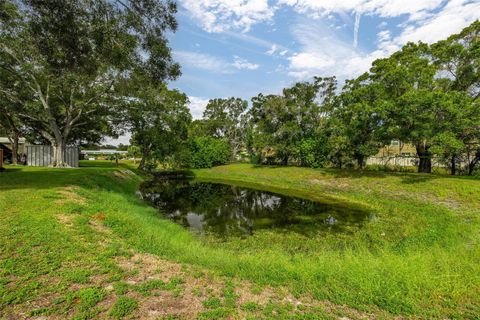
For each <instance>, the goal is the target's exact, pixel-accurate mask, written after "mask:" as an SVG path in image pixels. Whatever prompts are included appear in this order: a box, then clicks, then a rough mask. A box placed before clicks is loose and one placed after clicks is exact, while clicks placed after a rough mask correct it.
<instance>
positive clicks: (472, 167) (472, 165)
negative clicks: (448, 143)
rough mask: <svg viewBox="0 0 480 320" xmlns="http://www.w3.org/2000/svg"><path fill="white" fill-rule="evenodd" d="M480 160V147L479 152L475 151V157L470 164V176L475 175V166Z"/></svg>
mask: <svg viewBox="0 0 480 320" xmlns="http://www.w3.org/2000/svg"><path fill="white" fill-rule="evenodd" d="M479 161H480V149H479V150H477V152H476V153H475V157H474V158H473V160H472V161H470V163H469V164H468V175H469V176H471V175H473V171H474V170H475V166H476V165H477V163H478V162H479Z"/></svg>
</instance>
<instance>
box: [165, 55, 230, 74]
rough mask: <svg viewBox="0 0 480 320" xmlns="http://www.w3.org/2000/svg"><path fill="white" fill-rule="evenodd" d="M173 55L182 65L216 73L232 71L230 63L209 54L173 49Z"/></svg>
mask: <svg viewBox="0 0 480 320" xmlns="http://www.w3.org/2000/svg"><path fill="white" fill-rule="evenodd" d="M174 57H175V59H176V60H178V61H179V62H180V64H181V65H182V66H189V67H193V68H197V69H203V70H206V71H211V72H216V73H232V68H231V65H230V64H229V63H228V62H227V61H225V60H223V59H221V58H218V57H214V56H211V55H209V54H204V53H198V52H191V51H175V52H174Z"/></svg>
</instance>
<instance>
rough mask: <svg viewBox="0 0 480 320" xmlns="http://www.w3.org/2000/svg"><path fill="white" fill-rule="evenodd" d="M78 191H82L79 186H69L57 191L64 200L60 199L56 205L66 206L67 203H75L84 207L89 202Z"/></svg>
mask: <svg viewBox="0 0 480 320" xmlns="http://www.w3.org/2000/svg"><path fill="white" fill-rule="evenodd" d="M78 190H80V188H79V187H77V186H67V187H64V188H61V189H60V190H58V191H57V194H58V195H59V196H61V197H62V199H58V200H56V201H55V203H56V204H65V203H75V204H79V205H84V204H85V203H86V202H87V201H86V199H85V198H84V197H82V196H80V195H79V194H78Z"/></svg>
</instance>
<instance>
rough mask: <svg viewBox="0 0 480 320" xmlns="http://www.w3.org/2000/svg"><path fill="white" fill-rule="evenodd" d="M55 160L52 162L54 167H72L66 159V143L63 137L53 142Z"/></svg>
mask: <svg viewBox="0 0 480 320" xmlns="http://www.w3.org/2000/svg"><path fill="white" fill-rule="evenodd" d="M52 146H53V162H52V164H51V166H52V167H54V168H70V165H69V164H68V163H67V161H66V160H65V159H66V158H65V150H66V143H65V141H64V140H63V139H57V140H55V142H54V143H53V145H52Z"/></svg>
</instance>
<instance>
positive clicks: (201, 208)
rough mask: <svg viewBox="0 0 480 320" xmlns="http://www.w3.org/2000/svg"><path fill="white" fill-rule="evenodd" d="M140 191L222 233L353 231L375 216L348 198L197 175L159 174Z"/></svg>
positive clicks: (199, 227)
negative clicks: (293, 193)
mask: <svg viewBox="0 0 480 320" xmlns="http://www.w3.org/2000/svg"><path fill="white" fill-rule="evenodd" d="M140 194H141V196H142V198H143V199H144V200H145V201H147V202H148V203H150V204H151V205H153V206H154V207H156V208H158V209H159V212H160V214H162V215H163V216H165V217H166V218H168V219H171V220H173V221H175V222H177V223H179V224H181V225H183V226H185V227H186V228H189V229H191V230H192V231H193V232H195V233H198V234H207V233H208V234H213V235H217V236H221V237H226V236H248V235H251V234H253V233H255V232H256V231H259V230H265V229H271V230H275V231H281V232H297V233H300V234H303V235H307V236H314V235H318V234H319V233H326V232H350V231H352V230H355V229H356V228H359V227H361V225H362V224H363V223H364V222H365V221H366V220H367V218H368V217H369V213H368V212H367V211H366V210H364V209H360V208H358V207H352V206H348V205H346V204H342V203H333V202H317V201H311V200H306V199H302V198H297V197H290V196H286V195H282V194H277V193H272V192H267V191H261V190H256V189H250V188H244V187H237V186H232V185H227V184H220V183H209V182H200V181H195V180H193V179H179V178H173V179H172V178H169V179H166V178H161V179H155V180H152V181H149V182H145V183H143V184H142V186H141V188H140Z"/></svg>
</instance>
